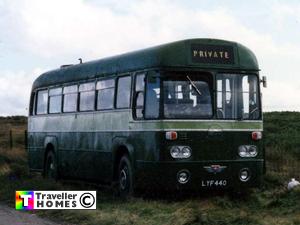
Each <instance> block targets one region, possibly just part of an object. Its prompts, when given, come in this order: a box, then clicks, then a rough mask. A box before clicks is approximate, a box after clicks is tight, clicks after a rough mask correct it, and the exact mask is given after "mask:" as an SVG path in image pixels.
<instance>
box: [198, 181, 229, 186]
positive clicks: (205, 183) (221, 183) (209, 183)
mask: <svg viewBox="0 0 300 225" xmlns="http://www.w3.org/2000/svg"><path fill="white" fill-rule="evenodd" d="M201 185H202V187H218V186H223V187H225V186H226V185H227V180H202V181H201Z"/></svg>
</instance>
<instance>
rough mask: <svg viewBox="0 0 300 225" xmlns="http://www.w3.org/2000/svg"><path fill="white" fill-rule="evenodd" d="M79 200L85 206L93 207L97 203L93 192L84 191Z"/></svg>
mask: <svg viewBox="0 0 300 225" xmlns="http://www.w3.org/2000/svg"><path fill="white" fill-rule="evenodd" d="M79 202H80V204H81V205H82V206H83V207H84V208H91V207H92V206H93V205H94V203H95V197H94V195H92V194H91V193H83V194H82V195H81V196H80V199H79Z"/></svg>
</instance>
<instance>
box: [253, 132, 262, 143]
mask: <svg viewBox="0 0 300 225" xmlns="http://www.w3.org/2000/svg"><path fill="white" fill-rule="evenodd" d="M251 136H252V140H254V141H257V140H260V139H262V133H261V132H260V131H253V132H252V134H251Z"/></svg>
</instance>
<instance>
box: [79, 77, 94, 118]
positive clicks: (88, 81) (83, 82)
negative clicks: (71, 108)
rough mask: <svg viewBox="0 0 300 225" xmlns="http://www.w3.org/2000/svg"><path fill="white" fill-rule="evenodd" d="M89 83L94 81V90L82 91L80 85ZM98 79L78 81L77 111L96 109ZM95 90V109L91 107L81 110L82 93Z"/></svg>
mask: <svg viewBox="0 0 300 225" xmlns="http://www.w3.org/2000/svg"><path fill="white" fill-rule="evenodd" d="M88 83H94V90H89V91H80V85H84V84H88ZM96 84H97V83H96V80H95V79H93V80H87V81H81V82H79V83H78V85H77V86H78V88H77V112H80V113H84V112H93V111H95V109H96V105H95V98H96ZM92 91H93V92H94V101H93V102H94V105H93V109H89V110H80V105H81V104H80V103H81V93H86V92H92Z"/></svg>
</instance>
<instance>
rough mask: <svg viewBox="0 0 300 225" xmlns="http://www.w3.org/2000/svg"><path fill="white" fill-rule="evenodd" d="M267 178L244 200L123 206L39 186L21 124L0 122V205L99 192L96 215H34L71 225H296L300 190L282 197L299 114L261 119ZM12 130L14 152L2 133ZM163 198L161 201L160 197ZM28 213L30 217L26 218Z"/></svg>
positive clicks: (298, 155)
mask: <svg viewBox="0 0 300 225" xmlns="http://www.w3.org/2000/svg"><path fill="white" fill-rule="evenodd" d="M264 120H265V133H264V139H265V144H266V157H267V160H268V161H267V162H268V163H267V167H268V172H267V174H266V176H265V179H264V185H263V187H262V188H261V189H252V190H251V191H250V193H249V194H248V195H246V196H237V195H232V194H229V193H192V194H189V195H187V194H178V195H176V194H175V193H173V194H166V193H163V194H160V195H159V196H153V195H149V194H148V195H147V196H143V195H141V194H140V195H138V196H136V197H134V198H132V199H129V200H128V201H122V200H120V199H118V198H116V197H114V195H113V193H112V191H110V190H109V189H108V188H103V187H101V188H100V187H96V186H93V185H89V184H81V183H74V182H70V181H59V182H53V181H48V180H43V179H42V178H41V176H40V175H39V174H32V173H31V174H30V173H29V172H28V168H27V159H26V152H25V151H24V149H23V148H22V137H23V130H24V129H25V124H26V119H25V118H18V119H16V118H0V124H1V128H0V184H1V186H0V202H5V203H6V204H8V205H10V206H11V207H14V195H15V190H31V189H33V190H50V189H53V190H55V189H57V190H59V189H64V190H68V189H72V190H74V189H78V190H81V189H93V190H94V189H95V188H97V189H98V196H97V210H91V211H89V210H86V211H80V210H76V211H74V210H63V211H58V210H49V211H35V212H33V213H36V214H38V215H41V216H44V217H48V218H50V219H52V220H59V221H64V222H69V223H73V224H95V225H96V224H145V225H149V224H155V225H156V224H172V225H177V224H209V225H211V224H220V225H227V224H228V225H235V224H240V225H250V224H265V225H273V224H274V225H275V224H276V225H277V224H294V225H299V224H300V188H296V189H294V190H293V191H287V189H286V185H287V182H288V180H289V179H290V178H291V177H292V176H293V177H296V178H297V179H299V178H300V170H299V168H298V167H299V166H300V113H292V112H284V113H266V114H264ZM9 129H12V130H13V134H15V135H13V137H14V138H13V146H15V147H13V149H9V148H8V147H7V144H8V143H9V142H8V141H7V137H8V136H7V132H8V130H9ZM165 194H166V195H165ZM30 213H32V212H30Z"/></svg>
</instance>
